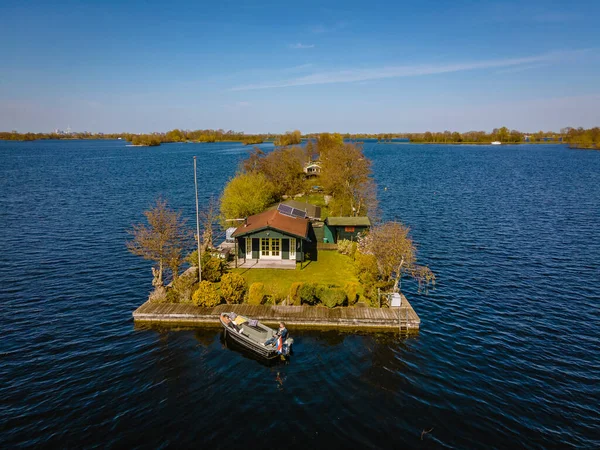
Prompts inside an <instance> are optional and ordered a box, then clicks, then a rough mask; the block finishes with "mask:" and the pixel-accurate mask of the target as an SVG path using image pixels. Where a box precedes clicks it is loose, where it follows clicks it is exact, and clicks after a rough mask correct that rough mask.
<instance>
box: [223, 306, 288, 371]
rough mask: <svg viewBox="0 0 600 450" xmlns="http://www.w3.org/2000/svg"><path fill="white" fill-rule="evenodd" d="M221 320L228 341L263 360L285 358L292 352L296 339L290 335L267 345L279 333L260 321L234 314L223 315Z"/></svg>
mask: <svg viewBox="0 0 600 450" xmlns="http://www.w3.org/2000/svg"><path fill="white" fill-rule="evenodd" d="M219 320H220V321H221V325H223V328H224V329H225V338H226V339H230V340H232V341H233V342H235V343H236V344H238V345H240V346H241V347H243V348H244V349H246V350H248V351H251V352H253V353H254V354H255V355H257V356H260V357H261V358H264V359H268V360H269V359H275V358H278V357H284V358H285V357H286V356H288V355H289V354H290V352H291V351H292V344H293V343H294V339H293V338H291V337H290V335H289V333H288V336H287V338H286V340H285V341H282V339H281V338H279V339H277V340H276V341H275V343H274V344H269V345H265V342H266V341H267V340H268V339H270V338H272V337H275V336H276V335H277V332H276V331H275V330H274V329H272V328H269V327H268V326H266V325H263V324H262V323H260V322H259V321H258V320H253V319H250V318H249V317H245V316H241V315H239V314H236V313H234V312H229V313H221V315H220V316H219Z"/></svg>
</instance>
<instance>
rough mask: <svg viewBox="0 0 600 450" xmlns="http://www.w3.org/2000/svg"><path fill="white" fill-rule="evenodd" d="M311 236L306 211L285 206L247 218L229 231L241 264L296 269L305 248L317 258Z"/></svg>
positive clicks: (302, 258) (303, 255)
mask: <svg viewBox="0 0 600 450" xmlns="http://www.w3.org/2000/svg"><path fill="white" fill-rule="evenodd" d="M313 235H314V233H313V232H312V227H311V226H310V221H309V220H308V218H307V217H306V213H305V212H304V211H299V210H297V209H295V208H292V207H290V206H287V205H279V207H278V208H277V209H272V210H268V211H264V212H262V213H260V214H255V215H253V216H250V217H248V218H247V219H246V220H245V221H244V223H243V224H242V225H240V226H239V227H238V228H237V229H236V230H235V232H233V234H232V236H233V238H235V239H236V242H237V247H238V258H239V259H243V260H244V262H243V263H242V264H240V266H248V267H256V268H261V267H269V268H282V269H283V268H288V269H295V268H296V261H304V260H305V256H306V253H307V252H308V251H310V252H311V257H312V258H313V259H316V246H315V245H314V242H315V241H314V239H311V236H313ZM313 251H314V252H315V254H312V252H313ZM266 263H268V264H266Z"/></svg>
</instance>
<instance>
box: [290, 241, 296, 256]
mask: <svg viewBox="0 0 600 450" xmlns="http://www.w3.org/2000/svg"><path fill="white" fill-rule="evenodd" d="M295 257H296V239H294V238H290V259H294V258H295Z"/></svg>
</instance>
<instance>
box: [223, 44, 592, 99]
mask: <svg viewBox="0 0 600 450" xmlns="http://www.w3.org/2000/svg"><path fill="white" fill-rule="evenodd" d="M580 52H582V51H577V52H570V53H565V52H563V53H547V54H543V55H538V56H530V57H525V58H508V59H495V60H486V61H479V62H464V63H454V64H424V65H407V66H388V67H379V68H372V69H347V70H338V71H330V72H321V73H313V74H311V75H306V76H301V77H296V78H289V79H286V80H278V81H273V82H270V83H258V84H248V85H243V86H235V87H232V88H231V90H232V91H247V90H255V89H272V88H284V87H291V86H307V85H313V84H333V83H353V82H357V81H367V80H381V79H386V78H399V77H415V76H423V75H436V74H443V73H451V72H463V71H469V70H483V69H495V68H502V67H518V66H524V65H531V64H535V63H543V62H553V61H559V60H563V59H566V58H567V57H568V56H572V55H573V54H575V53H580Z"/></svg>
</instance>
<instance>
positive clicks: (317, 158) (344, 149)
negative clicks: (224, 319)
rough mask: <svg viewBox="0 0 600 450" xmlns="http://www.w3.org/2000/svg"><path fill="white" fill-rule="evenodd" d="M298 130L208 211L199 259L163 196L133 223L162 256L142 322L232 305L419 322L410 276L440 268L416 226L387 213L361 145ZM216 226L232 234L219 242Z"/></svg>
mask: <svg viewBox="0 0 600 450" xmlns="http://www.w3.org/2000/svg"><path fill="white" fill-rule="evenodd" d="M288 136H289V140H291V141H293V142H294V143H292V144H288V145H284V146H280V147H278V148H276V149H275V150H273V151H271V152H268V153H267V152H264V151H263V150H261V149H259V148H255V149H254V150H253V151H252V152H251V153H250V154H249V156H248V158H247V159H246V160H244V161H243V162H242V164H241V165H240V168H239V170H238V173H237V174H236V176H235V177H233V178H232V179H231V180H229V182H228V183H227V185H226V186H225V188H224V191H223V195H222V196H221V200H220V203H217V202H216V201H215V200H212V201H210V202H209V204H207V205H206V206H205V207H204V208H203V211H202V214H201V225H202V227H201V228H202V230H201V233H200V241H201V242H200V254H201V257H200V258H198V250H195V251H193V252H189V250H188V249H189V248H190V245H191V243H192V241H193V239H192V234H193V233H192V232H191V231H190V230H188V229H187V225H186V222H185V220H183V219H182V217H181V213H180V212H176V211H173V210H171V209H170V208H169V206H168V204H167V202H166V201H165V200H163V199H158V200H157V202H156V204H155V205H154V206H153V207H152V208H150V209H149V210H148V211H146V212H145V216H146V219H147V223H146V224H138V225H134V226H133V228H132V229H131V230H130V233H131V236H132V238H131V240H130V241H128V243H127V245H128V248H129V250H130V251H131V252H132V253H134V254H136V255H140V256H142V257H144V258H146V259H149V260H153V261H155V262H156V267H154V268H153V274H154V280H153V286H154V290H153V291H152V292H151V293H150V296H149V299H148V301H147V302H146V303H145V304H144V305H142V306H141V307H140V308H138V309H137V310H136V311H135V312H134V314H133V315H134V319H135V321H136V322H139V323H143V322H158V323H178V324H206V323H208V324H210V323H218V316H219V314H220V313H221V312H225V311H234V312H237V313H239V314H244V315H250V316H256V318H258V319H260V320H261V321H266V322H275V321H278V320H285V321H286V322H288V323H290V324H294V325H298V326H308V327H337V328H354V329H356V328H368V329H374V328H376V329H387V330H402V331H416V330H418V328H419V325H420V319H419V317H418V316H417V314H416V313H415V311H414V309H413V308H412V306H411V305H410V303H409V302H408V300H407V299H406V297H405V296H404V295H403V294H402V292H401V287H402V285H401V279H402V277H407V279H412V280H415V281H416V282H417V283H418V284H419V287H420V288H423V289H427V288H428V287H429V286H433V285H434V284H435V275H434V274H433V272H432V271H431V270H430V269H429V268H428V267H425V266H421V265H418V264H417V262H416V246H415V244H414V242H413V241H412V239H411V238H410V235H409V233H410V230H409V228H408V227H406V226H404V225H403V224H402V223H400V222H382V221H381V220H380V219H379V217H380V213H379V205H378V202H377V195H376V193H377V189H376V185H375V182H374V180H373V178H372V176H371V162H370V161H369V160H368V159H367V158H366V157H365V156H364V154H363V151H362V147H361V145H359V144H355V143H348V142H346V141H344V139H343V136H341V135H339V134H329V133H324V134H321V135H319V136H317V137H316V139H315V140H314V141H309V142H307V143H306V144H305V145H303V146H300V145H297V144H298V142H297V141H298V138H299V137H300V135H299V132H298V133H297V134H296V133H289V135H288ZM217 226H221V227H222V228H223V229H224V230H226V239H225V240H224V241H223V242H221V243H218V245H216V244H217V243H216V242H214V236H215V233H214V228H215V227H217ZM199 259H200V261H198V260H199ZM185 264H187V265H189V268H187V269H186V270H185V271H184V272H183V273H181V274H180V271H181V268H182V267H183V266H184V265H185ZM166 278H168V279H169V280H168V281H169V282H168V283H167V282H166V280H165V279H166Z"/></svg>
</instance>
